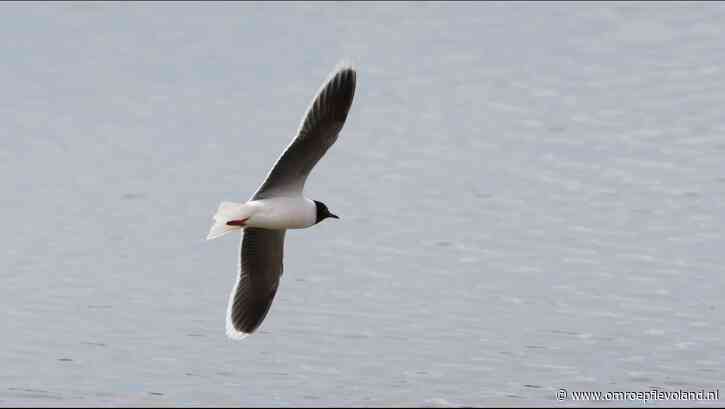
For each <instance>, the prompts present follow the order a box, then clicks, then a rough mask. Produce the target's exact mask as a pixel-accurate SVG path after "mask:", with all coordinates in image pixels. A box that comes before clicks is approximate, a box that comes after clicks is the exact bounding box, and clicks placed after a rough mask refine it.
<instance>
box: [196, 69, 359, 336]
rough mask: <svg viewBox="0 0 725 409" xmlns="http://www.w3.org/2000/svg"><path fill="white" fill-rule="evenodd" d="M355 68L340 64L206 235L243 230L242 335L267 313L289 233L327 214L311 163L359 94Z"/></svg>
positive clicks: (233, 331) (231, 314) (237, 296)
mask: <svg viewBox="0 0 725 409" xmlns="http://www.w3.org/2000/svg"><path fill="white" fill-rule="evenodd" d="M355 78H356V73H355V70H354V69H353V68H352V67H350V66H341V67H340V68H338V69H336V70H335V71H333V72H332V74H331V75H330V77H329V78H328V80H327V81H325V82H324V83H323V84H322V87H321V88H320V90H319V91H318V92H317V95H316V96H315V98H314V99H313V100H312V104H310V106H309V108H308V109H307V112H306V114H305V116H304V118H303V120H302V122H301V124H300V126H299V129H298V130H297V135H296V136H295V138H294V139H292V142H290V144H289V145H288V146H287V148H286V149H285V150H284V152H283V153H282V155H281V156H280V157H279V159H277V163H275V164H274V166H273V167H272V169H271V170H270V171H269V173H268V174H267V178H266V179H265V180H264V182H262V184H261V185H260V186H259V188H258V189H257V191H256V193H254V195H252V197H251V198H250V199H249V200H248V201H247V202H246V203H232V202H222V203H221V204H220V205H219V208H218V209H217V211H216V214H214V216H213V219H214V224H213V225H212V227H211V230H210V231H209V235H208V236H207V240H211V239H214V238H217V237H220V236H222V235H225V234H227V233H230V232H233V231H237V230H241V232H242V233H241V235H242V239H241V249H240V254H239V274H238V275H237V283H236V285H235V286H234V289H233V290H232V293H231V294H230V296H229V304H228V307H227V317H226V333H227V335H228V336H229V337H230V338H232V339H242V338H244V337H246V336H247V335H249V334H251V333H253V332H254V331H255V330H256V329H257V328H258V327H259V325H260V324H261V323H262V321H263V320H264V318H265V317H266V316H267V312H268V311H269V307H270V306H271V305H272V300H273V299H274V296H275V294H276V293H277V287H278V286H279V279H280V277H281V276H282V256H283V253H284V236H285V232H286V231H287V229H302V228H306V227H310V226H313V225H316V224H317V223H320V222H321V221H323V220H325V219H327V218H334V219H339V217H337V216H336V215H334V214H332V213H331V212H330V210H329V209H328V208H327V205H325V204H324V203H323V202H320V201H317V200H310V199H308V198H306V197H305V196H304V194H303V189H304V186H305V181H306V180H307V176H309V174H310V171H311V170H312V168H313V167H314V166H315V164H317V162H318V161H319V160H320V158H322V156H323V155H324V154H325V152H327V150H328V149H330V147H331V146H332V144H334V143H335V141H336V140H337V137H338V134H339V133H340V130H341V129H342V126H343V124H344V123H345V119H347V114H348V112H349V111H350V106H351V105H352V100H353V97H354V95H355Z"/></svg>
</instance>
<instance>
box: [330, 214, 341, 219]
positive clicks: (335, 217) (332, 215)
mask: <svg viewBox="0 0 725 409" xmlns="http://www.w3.org/2000/svg"><path fill="white" fill-rule="evenodd" d="M330 217H332V218H333V219H340V218H339V217H337V215H334V214H332V213H330Z"/></svg>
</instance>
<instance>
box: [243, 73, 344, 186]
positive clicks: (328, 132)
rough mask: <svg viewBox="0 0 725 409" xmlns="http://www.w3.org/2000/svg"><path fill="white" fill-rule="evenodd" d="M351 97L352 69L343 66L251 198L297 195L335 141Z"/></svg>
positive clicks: (327, 82) (317, 99)
mask: <svg viewBox="0 0 725 409" xmlns="http://www.w3.org/2000/svg"><path fill="white" fill-rule="evenodd" d="M354 96H355V70H354V69H353V68H350V67H344V68H341V69H339V70H337V71H335V72H334V74H333V75H332V77H331V78H330V79H329V80H328V81H326V82H325V83H324V84H323V86H322V88H321V89H320V91H319V92H318V93H317V96H316V97H315V99H314V100H313V101H312V105H310V107H309V108H308V109H307V113H306V114H305V117H304V119H303V121H302V123H301V125H300V128H299V130H298V131H297V136H296V137H295V138H294V139H293V140H292V142H291V143H290V144H289V146H287V149H285V151H284V152H283V153H282V155H281V156H280V157H279V159H278V160H277V163H275V165H274V167H272V170H270V171H269V174H268V175H267V179H266V180H265V181H264V182H263V183H262V185H261V186H260V187H259V189H257V192H256V193H255V194H254V195H253V196H252V199H253V200H258V199H264V198H268V197H273V196H287V195H291V194H301V193H302V189H303V188H304V185H305V180H306V179H307V176H308V175H309V174H310V171H311V170H312V168H313V167H314V166H315V164H317V162H318V161H319V160H320V158H321V157H322V155H324V154H325V152H327V150H328V149H329V148H330V146H332V144H333V143H335V141H336V140H337V134H338V133H339V132H340V130H341V129H342V125H343V124H344V123H345V119H346V118H347V113H348V111H349V110H350V105H352V99H353V97H354Z"/></svg>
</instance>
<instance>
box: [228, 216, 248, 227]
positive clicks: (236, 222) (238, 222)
mask: <svg viewBox="0 0 725 409" xmlns="http://www.w3.org/2000/svg"><path fill="white" fill-rule="evenodd" d="M247 220H249V217H247V218H246V219H242V220H230V221H228V222H227V226H244V224H245V223H246V222H247Z"/></svg>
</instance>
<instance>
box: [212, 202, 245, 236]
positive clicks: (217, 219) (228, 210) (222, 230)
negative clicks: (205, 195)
mask: <svg viewBox="0 0 725 409" xmlns="http://www.w3.org/2000/svg"><path fill="white" fill-rule="evenodd" d="M247 213H249V212H248V209H247V208H246V206H244V204H243V203H232V202H222V203H221V204H220V205H219V208H218V209H217V211H216V213H215V214H214V225H213V226H211V230H209V234H208V235H207V236H206V239H207V240H211V239H215V238H217V237H221V236H223V235H225V234H227V233H229V232H231V231H234V230H240V229H241V226H230V225H228V224H227V222H229V221H232V220H242V219H244V218H246V217H247Z"/></svg>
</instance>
